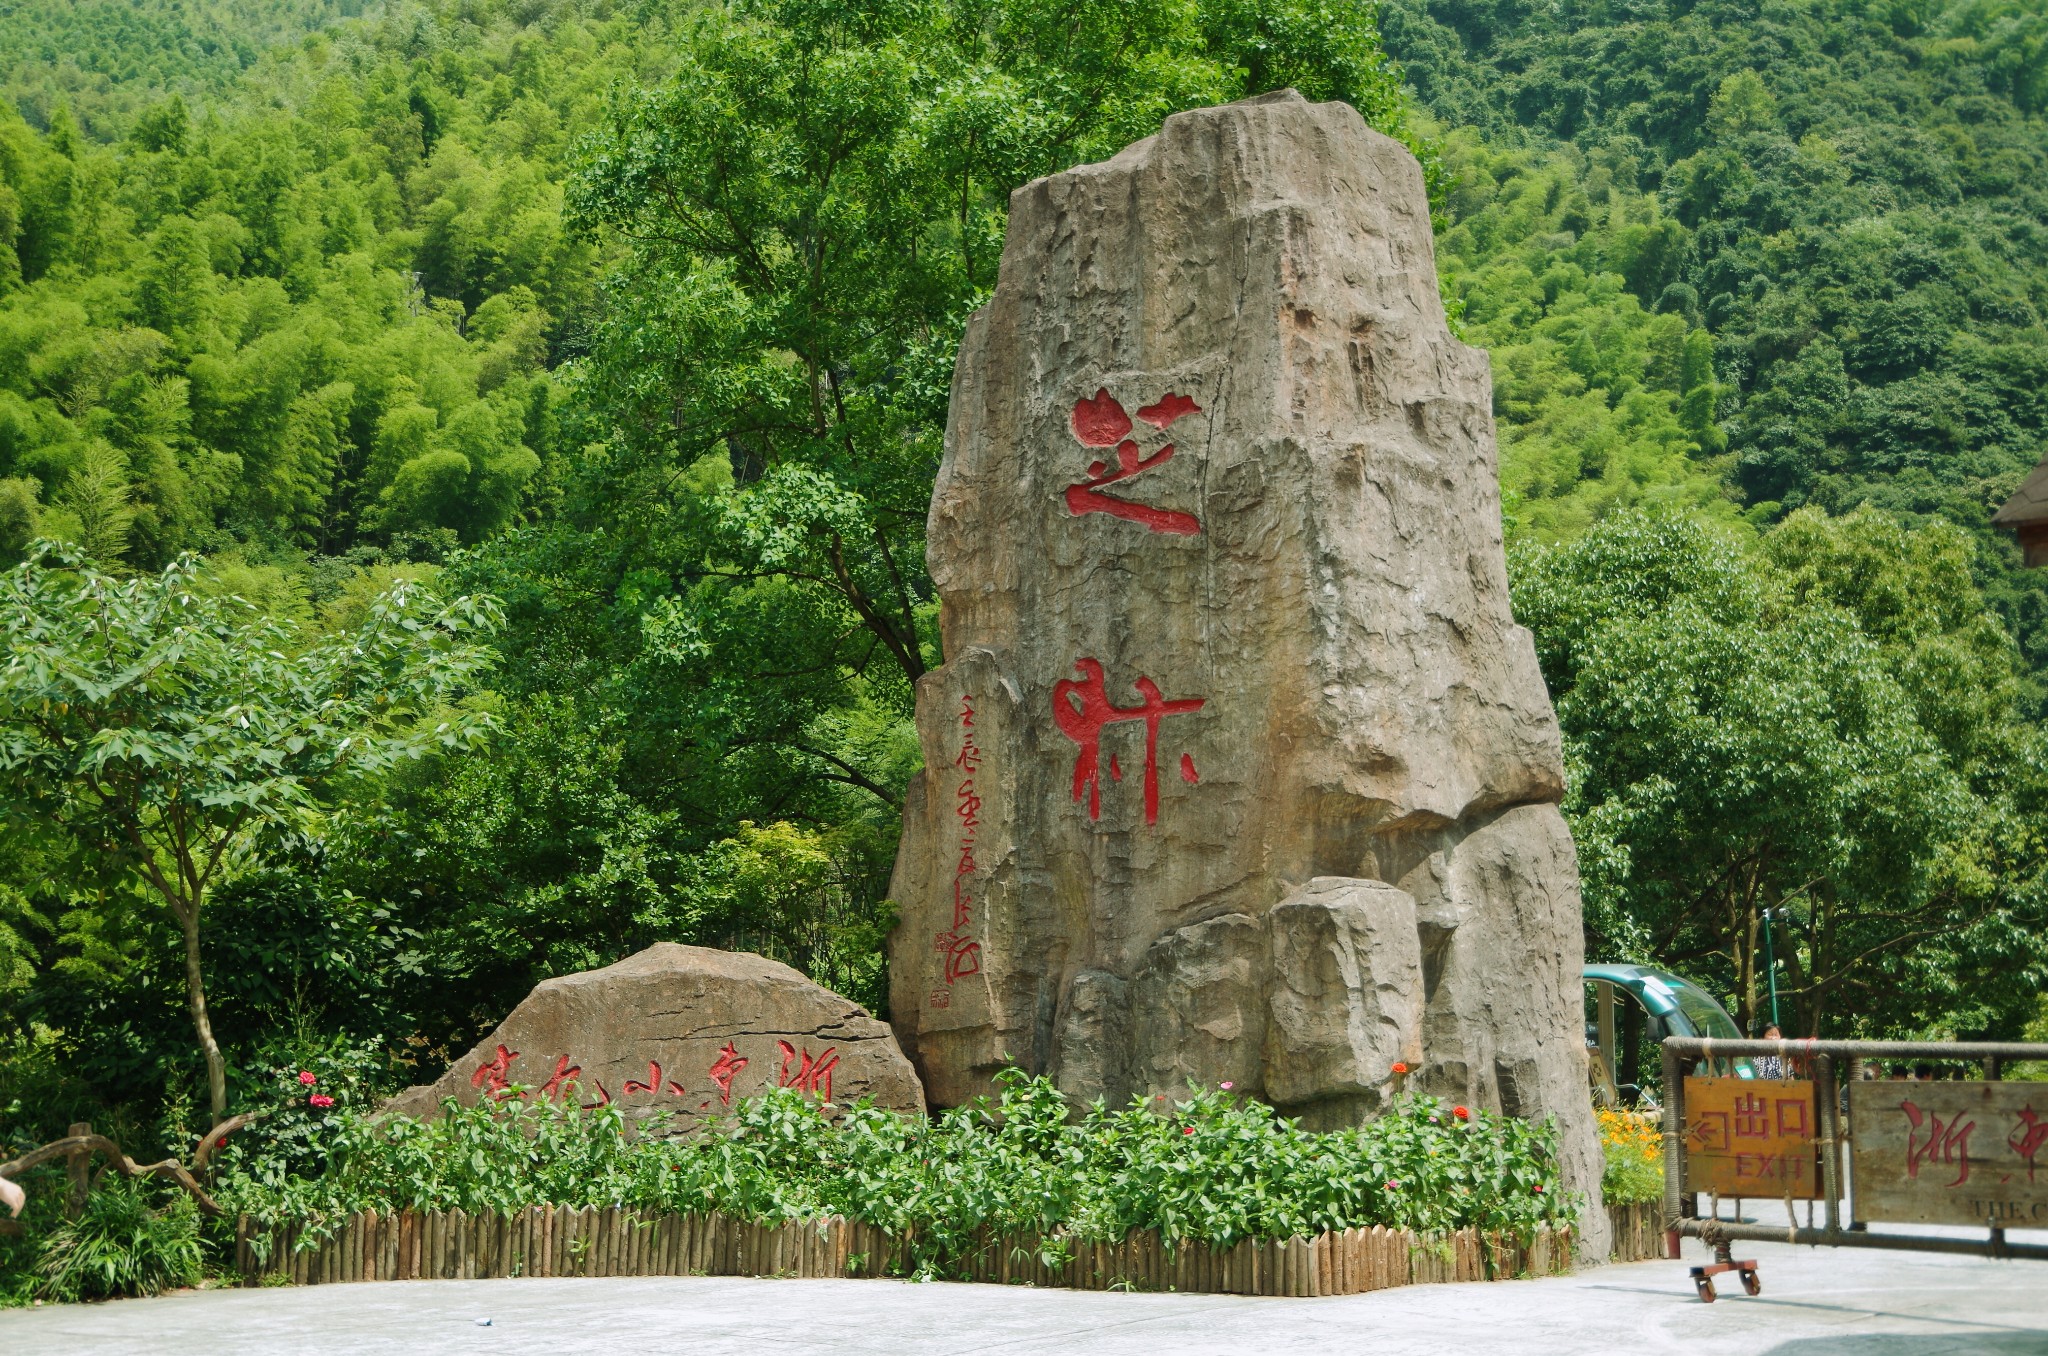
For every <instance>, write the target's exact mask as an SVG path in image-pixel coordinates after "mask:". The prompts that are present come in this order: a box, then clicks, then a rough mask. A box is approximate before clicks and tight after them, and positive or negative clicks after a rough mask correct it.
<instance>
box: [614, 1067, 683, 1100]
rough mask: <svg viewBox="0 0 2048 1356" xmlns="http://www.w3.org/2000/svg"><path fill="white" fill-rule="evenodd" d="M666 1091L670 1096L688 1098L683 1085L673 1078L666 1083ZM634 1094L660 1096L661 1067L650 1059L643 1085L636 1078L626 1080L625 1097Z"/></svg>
mask: <svg viewBox="0 0 2048 1356" xmlns="http://www.w3.org/2000/svg"><path fill="white" fill-rule="evenodd" d="M668 1090H669V1093H670V1095H671V1096H675V1097H685V1096H688V1094H687V1093H685V1092H684V1091H683V1085H682V1084H680V1083H678V1082H676V1081H675V1080H674V1079H673V1078H671V1079H670V1080H669V1081H668ZM636 1092H651V1093H653V1094H654V1095H656V1096H657V1097H658V1096H660V1095H661V1066H660V1065H659V1064H656V1063H655V1062H654V1061H653V1060H651V1059H650V1060H648V1061H647V1081H646V1082H645V1083H642V1082H641V1081H640V1080H639V1079H637V1078H629V1079H627V1080H626V1095H627V1096H629V1097H630V1096H631V1095H632V1094H634V1093H636Z"/></svg>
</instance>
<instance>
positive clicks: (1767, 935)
mask: <svg viewBox="0 0 2048 1356" xmlns="http://www.w3.org/2000/svg"><path fill="white" fill-rule="evenodd" d="M1764 971H1765V973H1766V974H1768V975H1769V976H1770V980H1771V1025H1772V1026H1775V1027H1777V1028H1778V1029H1779V1030H1781V1031H1782V1030H1783V1029H1784V1025H1783V1023H1781V1022H1779V1020H1778V952H1777V948H1776V947H1774V946H1773V945H1772V944H1771V910H1769V909H1765V910H1764Z"/></svg>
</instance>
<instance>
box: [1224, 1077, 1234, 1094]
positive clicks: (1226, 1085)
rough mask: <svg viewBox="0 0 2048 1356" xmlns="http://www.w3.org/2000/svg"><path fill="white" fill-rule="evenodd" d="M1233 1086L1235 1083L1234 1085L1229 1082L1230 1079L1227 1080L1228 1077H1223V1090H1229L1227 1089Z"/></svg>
mask: <svg viewBox="0 0 2048 1356" xmlns="http://www.w3.org/2000/svg"><path fill="white" fill-rule="evenodd" d="M1235 1086H1236V1085H1235V1084H1234V1083H1232V1082H1230V1080H1228V1079H1225V1080H1224V1082H1223V1090H1224V1091H1225V1092H1229V1091H1230V1090H1231V1088H1233V1087H1235Z"/></svg>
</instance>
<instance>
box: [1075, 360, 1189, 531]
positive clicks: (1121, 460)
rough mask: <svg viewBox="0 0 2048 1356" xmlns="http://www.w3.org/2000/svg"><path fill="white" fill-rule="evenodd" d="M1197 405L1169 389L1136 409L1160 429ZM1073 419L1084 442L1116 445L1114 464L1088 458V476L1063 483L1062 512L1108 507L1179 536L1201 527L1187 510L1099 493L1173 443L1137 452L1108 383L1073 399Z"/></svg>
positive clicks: (1163, 456) (1160, 460)
mask: <svg viewBox="0 0 2048 1356" xmlns="http://www.w3.org/2000/svg"><path fill="white" fill-rule="evenodd" d="M1201 408H1202V407H1201V406H1200V405H1197V404H1196V403H1195V402H1194V401H1193V400H1190V399H1189V398H1188V397H1187V396H1184V395H1174V394H1171V393H1169V394H1168V395H1167V396H1166V398H1165V399H1163V400H1161V401H1160V402H1159V403H1158V404H1156V405H1147V406H1146V407H1145V408H1144V409H1141V410H1139V411H1138V417H1139V418H1140V419H1142V420H1144V421H1145V422H1146V423H1148V424H1150V425H1152V426H1153V427H1154V428H1158V429H1165V428H1166V427H1167V426H1168V425H1170V424H1172V423H1173V421H1174V420H1176V419H1178V418H1180V417H1181V416H1182V415H1184V414H1196V413H1199V412H1200V411H1201ZM1073 425H1074V436H1075V437H1076V438H1079V439H1080V440H1081V443H1082V445H1083V446H1085V447H1114V448H1115V449H1116V469H1115V470H1113V471H1112V470H1111V469H1110V467H1109V463H1107V462H1104V461H1096V462H1091V463H1090V464H1089V466H1088V479H1086V480H1084V481H1082V482H1080V483H1079V484H1078V485H1069V486H1067V489H1066V499H1067V512H1069V513H1071V514H1073V515H1074V516H1075V517H1076V518H1079V517H1081V516H1083V515H1084V514H1089V513H1107V514H1108V515H1109V516H1110V517H1112V518H1121V519H1123V520H1124V521H1125V522H1130V523H1139V524H1141V525H1143V526H1144V527H1145V528H1146V529H1147V530H1148V531H1152V532H1166V533H1170V534H1172V535H1174V536H1179V537H1191V536H1193V535H1195V534H1196V533H1198V532H1200V531H1201V530H1202V522H1201V519H1199V518H1197V517H1195V515H1194V514H1192V513H1182V512H1181V511H1180V510H1178V509H1163V508H1154V507H1152V506H1151V505H1150V504H1137V503H1133V502H1131V501H1130V500H1128V499H1122V498H1119V497H1117V496H1116V495H1113V494H1105V493H1103V488H1104V487H1105V486H1108V485H1114V484H1116V483H1117V482H1119V481H1123V480H1129V479H1131V478H1132V477H1133V476H1138V475H1142V474H1144V473H1145V472H1146V471H1149V470H1151V469H1153V468H1154V467H1156V466H1164V465H1165V464H1166V463H1167V462H1168V461H1170V460H1172V459H1173V444H1172V443H1168V444H1167V445H1166V446H1164V447H1162V448H1160V449H1159V450H1158V451H1157V452H1154V453H1153V454H1152V455H1151V456H1149V457H1148V456H1144V455H1143V454H1142V453H1141V451H1140V450H1139V447H1138V444H1137V442H1136V441H1135V440H1133V439H1131V438H1129V437H1127V436H1125V435H1127V434H1129V433H1130V431H1131V417H1130V416H1129V415H1128V414H1125V413H1124V407H1123V406H1122V405H1120V404H1118V403H1117V401H1116V398H1115V397H1113V396H1111V395H1110V393H1109V391H1108V390H1107V389H1103V390H1098V391H1097V392H1096V393H1095V397H1094V399H1092V400H1090V399H1082V400H1077V401H1075V402H1074V416H1073Z"/></svg>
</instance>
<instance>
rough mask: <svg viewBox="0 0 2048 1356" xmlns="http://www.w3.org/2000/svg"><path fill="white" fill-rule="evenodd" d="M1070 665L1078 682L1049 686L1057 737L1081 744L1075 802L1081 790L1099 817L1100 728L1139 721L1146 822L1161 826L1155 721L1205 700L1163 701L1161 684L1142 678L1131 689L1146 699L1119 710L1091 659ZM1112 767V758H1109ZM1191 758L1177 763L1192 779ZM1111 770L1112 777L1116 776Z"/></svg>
mask: <svg viewBox="0 0 2048 1356" xmlns="http://www.w3.org/2000/svg"><path fill="white" fill-rule="evenodd" d="M1074 667H1075V668H1076V669H1078V670H1079V671H1080V673H1081V677H1080V679H1079V680H1078V681H1076V680H1074V679H1071V678H1069V679H1066V680H1064V681H1062V682H1058V683H1054V684H1053V687H1052V715H1053V720H1054V722H1055V723H1056V724H1058V726H1059V727H1060V733H1061V734H1063V735H1065V736H1066V737H1067V738H1069V739H1071V740H1073V741H1074V742H1075V743H1076V744H1078V745H1080V746H1081V751H1080V752H1079V753H1077V754H1075V755H1074V799H1075V800H1077V801H1078V800H1080V799H1081V793H1082V792H1083V791H1084V790H1085V791H1086V792H1087V794H1088V817H1089V818H1090V819H1100V818H1102V730H1103V727H1104V726H1107V725H1114V724H1116V723H1117V722H1118V721H1125V720H1142V721H1143V722H1145V822H1146V823H1147V824H1157V823H1158V822H1159V722H1160V721H1161V720H1162V719H1164V718H1165V717H1167V716H1179V715H1186V714H1187V713H1189V712H1192V711H1199V710H1201V709H1202V706H1203V704H1204V702H1205V701H1206V700H1207V699H1206V698H1203V697H1185V698H1181V699H1179V700H1177V701H1167V700H1166V699H1165V698H1164V696H1162V695H1161V693H1160V691H1159V684H1157V683H1155V682H1153V681H1152V680H1151V679H1150V678H1147V677H1144V676H1143V675H1140V676H1139V678H1138V681H1137V682H1136V683H1134V684H1133V685H1132V686H1134V687H1136V688H1137V690H1138V695H1139V696H1140V697H1142V698H1144V700H1143V701H1141V702H1139V704H1138V705H1136V706H1118V705H1116V704H1115V703H1114V702H1112V701H1110V699H1109V689H1108V686H1107V685H1106V684H1105V683H1104V682H1103V675H1102V664H1101V662H1100V661H1099V660H1095V659H1086V658H1083V659H1077V660H1075V661H1074ZM1110 761H1111V763H1112V765H1114V763H1115V759H1114V758H1112V759H1111V760H1110ZM1193 771H1194V760H1193V759H1191V758H1188V757H1185V756H1184V757H1183V758H1182V759H1181V775H1182V776H1183V777H1185V778H1187V779H1188V780H1189V781H1193V780H1194V778H1193V776H1192V775H1190V774H1192V773H1193ZM1120 775H1121V774H1120V772H1119V771H1117V770H1115V769H1114V767H1113V769H1112V777H1116V776H1120Z"/></svg>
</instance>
